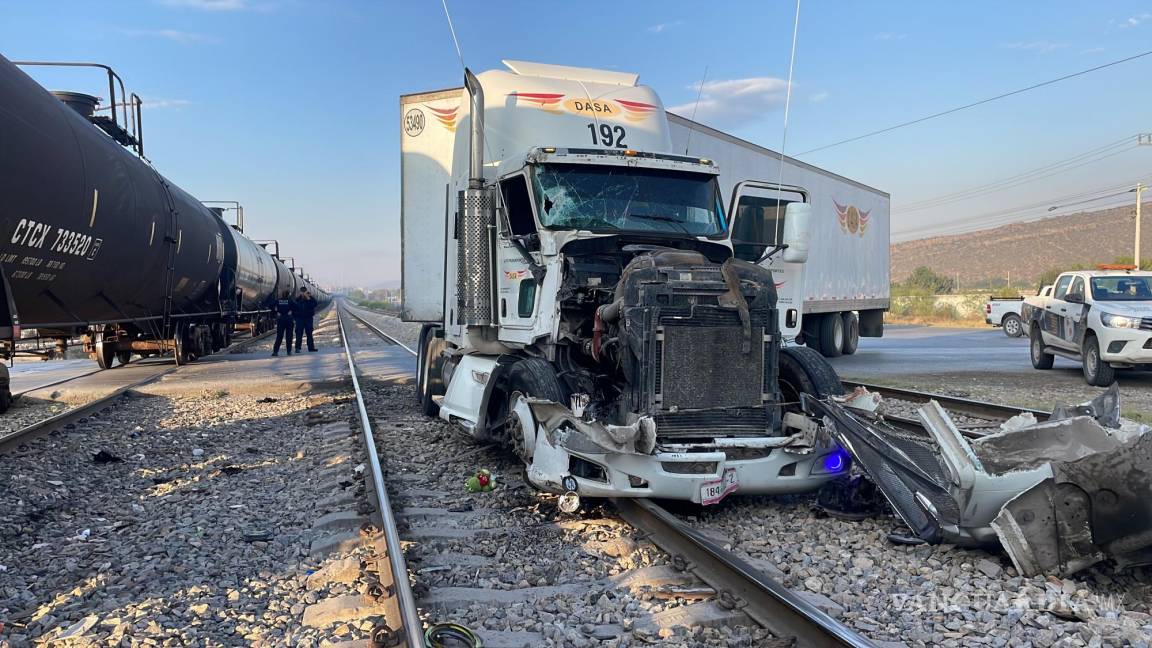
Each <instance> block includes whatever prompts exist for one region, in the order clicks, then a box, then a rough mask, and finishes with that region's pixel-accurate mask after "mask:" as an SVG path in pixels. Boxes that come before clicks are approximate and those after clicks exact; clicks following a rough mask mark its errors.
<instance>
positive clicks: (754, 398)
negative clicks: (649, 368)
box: [656, 326, 764, 410]
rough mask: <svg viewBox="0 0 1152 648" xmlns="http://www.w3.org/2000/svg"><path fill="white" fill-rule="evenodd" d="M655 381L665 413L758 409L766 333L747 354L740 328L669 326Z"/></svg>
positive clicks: (754, 335) (757, 334) (755, 336)
mask: <svg viewBox="0 0 1152 648" xmlns="http://www.w3.org/2000/svg"><path fill="white" fill-rule="evenodd" d="M660 346H661V351H662V353H661V356H662V357H661V358H658V360H657V362H658V366H657V370H656V376H657V379H658V380H659V387H658V392H657V393H659V394H660V399H661V409H663V410H669V409H672V408H677V409H712V408H723V407H759V406H760V405H761V404H762V403H763V401H764V329H763V328H761V327H752V330H751V346H750V349H749V352H748V353H744V351H743V347H744V332H743V329H742V328H741V327H737V326H666V327H664V341H663V344H662V345H660Z"/></svg>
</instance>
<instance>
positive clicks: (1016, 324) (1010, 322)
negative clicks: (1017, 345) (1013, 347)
mask: <svg viewBox="0 0 1152 648" xmlns="http://www.w3.org/2000/svg"><path fill="white" fill-rule="evenodd" d="M1000 326H1002V327H1003V328H1004V335H1007V336H1008V337H1013V338H1017V337H1020V336H1021V335H1024V322H1023V321H1021V320H1020V316H1019V315H1017V314H1016V313H1008V314H1007V315H1005V316H1004V319H1003V320H1002V321H1001V322H1000Z"/></svg>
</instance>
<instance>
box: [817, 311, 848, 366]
mask: <svg viewBox="0 0 1152 648" xmlns="http://www.w3.org/2000/svg"><path fill="white" fill-rule="evenodd" d="M843 352H844V318H843V317H840V313H825V314H823V315H821V316H820V353H822V354H824V357H825V358H836V357H839V356H840V354H841V353H843Z"/></svg>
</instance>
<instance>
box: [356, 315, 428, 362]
mask: <svg viewBox="0 0 1152 648" xmlns="http://www.w3.org/2000/svg"><path fill="white" fill-rule="evenodd" d="M352 308H353V307H351V306H347V305H345V306H344V312H345V313H348V314H349V315H351V316H352V317H353V318H355V319H356V321H358V322H360V323H361V324H363V325H364V326H366V327H368V328H369V329H371V330H372V332H373V333H375V334H376V335H379V336H380V337H382V338H384V339H386V340H388V341H389V342H391V343H392V344H395V345H396V346H399V347H402V348H403V349H404V350H405V351H407V352H408V353H411V354H412V355H416V352H415V351H413V350H412V348H411V347H409V346H408V345H407V344H404V343H403V342H401V341H400V340H397V339H396V338H394V337H392V336H391V335H388V334H387V333H385V332H384V331H382V330H381V329H380V327H379V326H376V325H375V324H373V323H371V322H369V321H368V320H366V319H364V318H363V317H362V316H360V315H357V314H356V313H354V312H352Z"/></svg>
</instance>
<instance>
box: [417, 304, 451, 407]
mask: <svg viewBox="0 0 1152 648" xmlns="http://www.w3.org/2000/svg"><path fill="white" fill-rule="evenodd" d="M438 328H439V327H438V326H436V325H434V324H425V325H424V326H421V327H420V344H419V348H418V351H417V355H416V364H417V367H416V400H417V401H418V402H419V403H420V411H422V412H424V415H425V416H438V415H439V414H440V406H439V405H437V404H436V401H435V400H434V399H433V398H432V397H433V396H443V395H444V392H445V391H446V386H445V385H444V358H443V356H442V355H441V354H442V353H443V351H444V348H445V347H446V346H447V343H446V342H445V341H444V338H438V337H436V331H437V329H438Z"/></svg>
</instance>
